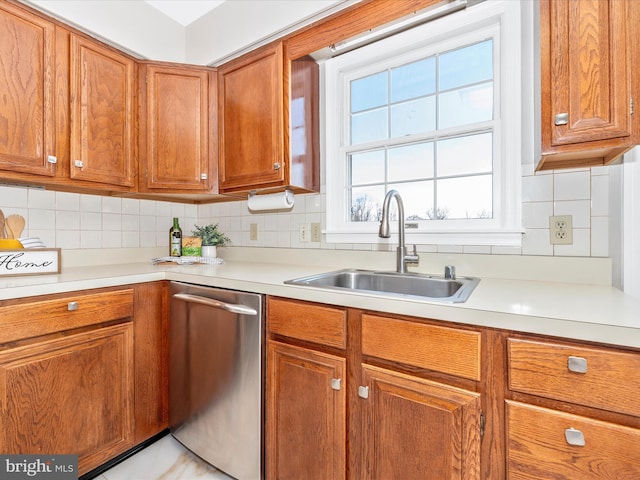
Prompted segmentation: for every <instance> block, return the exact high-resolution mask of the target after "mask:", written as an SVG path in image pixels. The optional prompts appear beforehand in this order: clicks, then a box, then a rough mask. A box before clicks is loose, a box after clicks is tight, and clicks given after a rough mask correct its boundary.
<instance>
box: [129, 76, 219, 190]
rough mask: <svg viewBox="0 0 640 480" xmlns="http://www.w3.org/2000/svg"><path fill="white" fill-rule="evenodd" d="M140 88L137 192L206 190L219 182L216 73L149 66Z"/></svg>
mask: <svg viewBox="0 0 640 480" xmlns="http://www.w3.org/2000/svg"><path fill="white" fill-rule="evenodd" d="M143 78H144V80H143ZM141 84H142V89H141V92H140V96H141V100H142V101H141V105H143V106H144V108H141V112H140V135H141V138H140V141H141V148H140V164H141V172H142V175H141V177H143V178H141V182H140V183H141V185H140V189H141V190H145V189H148V190H151V191H153V190H156V189H162V190H163V191H167V190H171V191H174V192H176V191H178V192H180V191H188V192H210V191H211V189H212V187H215V186H217V182H218V179H217V152H216V147H217V143H216V142H215V139H216V138H217V128H216V126H217V111H216V103H217V98H216V78H215V77H214V71H213V70H211V69H204V68H187V67H183V68H179V67H177V66H176V67H172V66H165V65H147V66H144V67H143V68H142V69H141ZM210 102H211V103H210ZM143 168H144V170H142V169H143ZM213 193H216V192H213Z"/></svg>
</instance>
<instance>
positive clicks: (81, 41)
mask: <svg viewBox="0 0 640 480" xmlns="http://www.w3.org/2000/svg"><path fill="white" fill-rule="evenodd" d="M134 86H135V62H134V61H133V60H132V59H130V58H129V57H126V56H124V55H121V54H119V53H117V52H116V51H114V50H112V49H110V48H108V47H106V46H103V45H101V44H99V43H97V42H92V41H90V40H87V39H85V38H82V37H79V36H77V35H71V165H70V168H71V172H70V177H71V178H72V179H74V180H85V181H88V182H95V183H102V184H107V185H110V186H119V187H131V186H133V179H134V173H135V163H134V111H135V110H134V108H135V105H134V98H135V97H134Z"/></svg>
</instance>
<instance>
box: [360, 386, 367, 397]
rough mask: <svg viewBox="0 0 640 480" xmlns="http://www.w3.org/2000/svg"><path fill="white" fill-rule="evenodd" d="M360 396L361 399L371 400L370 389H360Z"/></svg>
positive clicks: (361, 387)
mask: <svg viewBox="0 0 640 480" xmlns="http://www.w3.org/2000/svg"><path fill="white" fill-rule="evenodd" d="M358 396H359V397H360V398H369V387H363V386H362V385H361V386H359V387H358Z"/></svg>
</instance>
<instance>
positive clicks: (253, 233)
mask: <svg viewBox="0 0 640 480" xmlns="http://www.w3.org/2000/svg"><path fill="white" fill-rule="evenodd" d="M249 240H258V224H257V223H252V224H251V225H249Z"/></svg>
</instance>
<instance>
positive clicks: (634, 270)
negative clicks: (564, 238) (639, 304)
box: [622, 147, 640, 298]
mask: <svg viewBox="0 0 640 480" xmlns="http://www.w3.org/2000/svg"><path fill="white" fill-rule="evenodd" d="M623 168H624V180H623V185H624V187H623V188H624V209H623V212H624V213H623V215H624V220H623V225H624V234H623V244H624V250H623V262H622V269H623V279H624V291H625V292H627V293H630V294H631V295H633V296H635V297H638V298H640V213H639V212H640V147H636V148H634V149H633V150H632V151H631V153H630V154H627V155H625V159H624V165H623Z"/></svg>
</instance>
